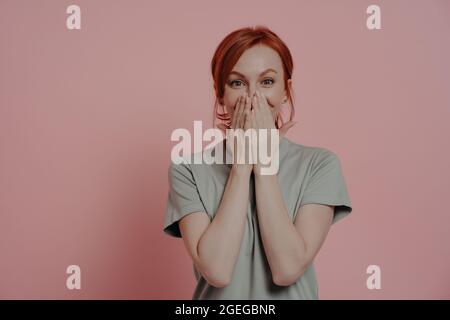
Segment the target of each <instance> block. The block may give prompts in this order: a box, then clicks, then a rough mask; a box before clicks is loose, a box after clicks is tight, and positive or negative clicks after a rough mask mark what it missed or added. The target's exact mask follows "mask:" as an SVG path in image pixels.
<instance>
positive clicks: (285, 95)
mask: <svg viewBox="0 0 450 320" xmlns="http://www.w3.org/2000/svg"><path fill="white" fill-rule="evenodd" d="M287 85H288V87H289V90H290V91H291V92H292V79H288V80H287ZM287 101H288V95H287V90H286V89H285V90H284V98H283V103H286V102H287Z"/></svg>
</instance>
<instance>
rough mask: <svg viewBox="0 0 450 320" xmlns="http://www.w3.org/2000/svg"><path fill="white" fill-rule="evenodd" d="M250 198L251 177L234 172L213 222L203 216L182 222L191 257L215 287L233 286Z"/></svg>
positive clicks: (192, 217)
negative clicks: (232, 278)
mask: <svg viewBox="0 0 450 320" xmlns="http://www.w3.org/2000/svg"><path fill="white" fill-rule="evenodd" d="M248 196H249V176H247V177H246V176H244V175H239V174H236V173H235V172H234V171H233V170H232V171H231V173H230V176H229V178H228V181H227V184H226V187H225V191H224V194H223V197H222V200H221V203H220V206H219V208H218V210H217V212H216V214H215V217H214V219H213V220H212V221H211V222H209V218H208V216H207V215H206V214H204V213H202V214H201V215H187V216H186V217H184V218H183V219H181V220H180V231H181V233H182V237H183V239H185V243H186V244H187V247H188V250H189V251H190V255H191V257H192V259H193V260H194V263H195V265H196V267H197V269H198V270H199V271H200V273H201V274H202V275H203V276H204V277H205V279H206V280H207V281H208V282H209V283H210V284H211V285H213V286H216V287H224V286H226V285H228V283H229V282H230V279H231V276H232V273H233V269H234V265H235V262H236V260H237V257H238V254H239V250H240V246H241V243H242V237H243V234H244V227H245V223H246V219H247V207H248V201H249V200H248Z"/></svg>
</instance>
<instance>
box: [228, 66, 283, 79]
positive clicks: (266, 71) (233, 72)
mask: <svg viewBox="0 0 450 320" xmlns="http://www.w3.org/2000/svg"><path fill="white" fill-rule="evenodd" d="M270 71H272V72H275V73H277V71H276V70H274V69H272V68H269V69H266V70H264V71H263V72H261V73H260V76H262V75H264V74H266V73H268V72H270ZM231 74H237V75H238V76H241V77H242V78H245V76H244V75H243V74H242V73H240V72H237V71H231V72H230V75H231Z"/></svg>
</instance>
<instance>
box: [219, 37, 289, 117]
mask: <svg viewBox="0 0 450 320" xmlns="http://www.w3.org/2000/svg"><path fill="white" fill-rule="evenodd" d="M288 83H289V86H290V85H291V79H289V80H288ZM256 90H259V91H260V92H261V93H262V94H263V96H265V97H266V99H267V102H268V104H269V106H270V107H271V111H272V116H273V118H274V121H275V119H276V117H277V115H278V114H279V112H280V110H281V105H282V104H283V103H285V102H286V101H287V92H286V89H285V86H284V71H283V64H282V61H281V58H280V56H279V55H278V53H277V52H276V51H275V50H273V49H272V48H270V47H268V46H265V45H255V46H253V47H251V48H250V49H247V50H246V51H244V53H243V54H242V55H241V57H240V58H239V60H238V61H237V62H236V64H235V65H234V67H233V69H232V71H231V72H230V74H229V76H228V78H227V81H226V83H225V90H224V97H223V103H224V104H225V106H226V110H227V112H228V113H229V114H230V116H232V115H233V112H234V108H235V106H236V103H237V100H238V98H239V97H240V96H241V95H243V94H247V95H249V96H250V97H252V96H253V94H254V93H255V91H256Z"/></svg>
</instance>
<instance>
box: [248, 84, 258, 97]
mask: <svg viewBox="0 0 450 320" xmlns="http://www.w3.org/2000/svg"><path fill="white" fill-rule="evenodd" d="M255 92H256V87H255V86H254V85H249V86H248V90H247V94H248V95H249V97H250V98H251V97H253V95H254V94H255Z"/></svg>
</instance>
